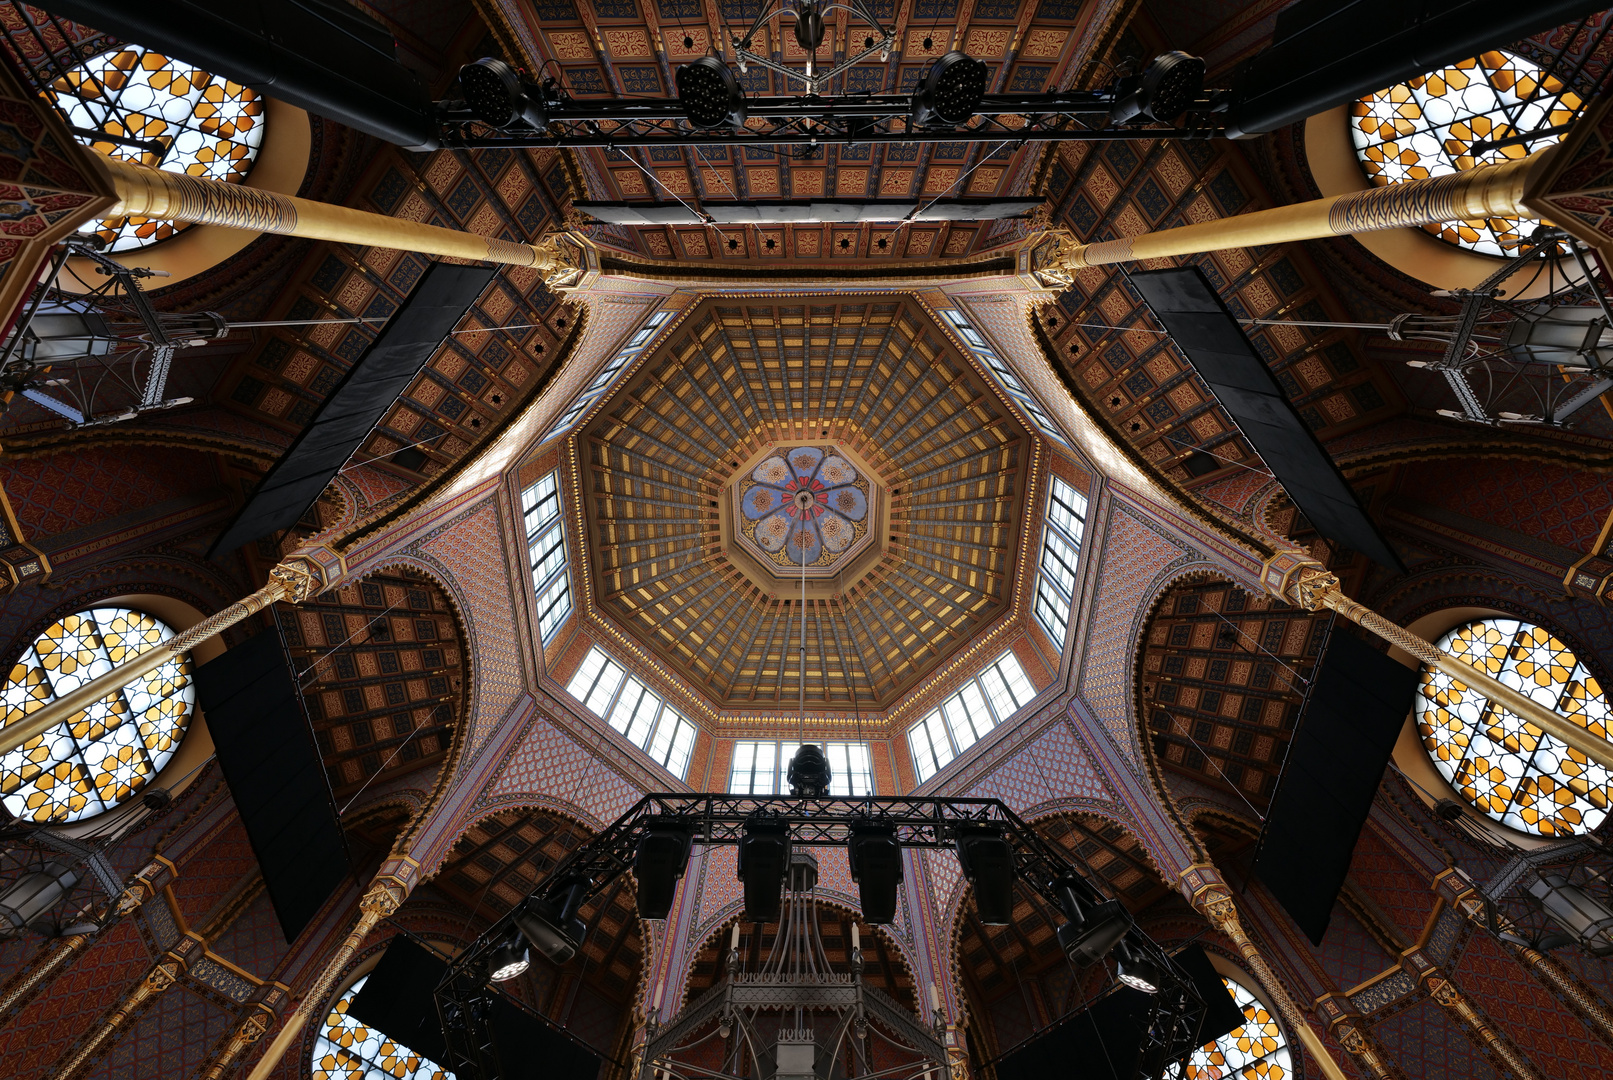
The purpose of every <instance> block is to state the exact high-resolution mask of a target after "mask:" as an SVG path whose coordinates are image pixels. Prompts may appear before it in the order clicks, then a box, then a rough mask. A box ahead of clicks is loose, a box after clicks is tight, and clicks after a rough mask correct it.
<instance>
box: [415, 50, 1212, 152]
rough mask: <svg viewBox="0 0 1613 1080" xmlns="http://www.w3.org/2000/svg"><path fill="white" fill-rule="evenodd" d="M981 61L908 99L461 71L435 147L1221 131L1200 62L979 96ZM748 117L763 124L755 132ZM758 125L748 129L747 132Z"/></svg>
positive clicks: (499, 69) (481, 68)
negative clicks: (605, 86)
mask: <svg viewBox="0 0 1613 1080" xmlns="http://www.w3.org/2000/svg"><path fill="white" fill-rule="evenodd" d="M987 75H988V72H987V68H986V65H985V64H983V63H981V62H980V61H979V60H975V59H973V58H972V57H969V56H965V55H964V54H963V53H959V52H951V53H947V54H946V55H945V56H943V57H941V58H940V59H939V60H937V61H936V62H935V63H934V64H932V65H931V66H930V68H929V69H928V71H926V73H925V75H924V77H923V78H922V79H921V80H920V81H919V84H918V87H917V88H916V89H915V90H914V91H913V92H912V93H911V94H845V95H829V96H820V95H818V94H815V93H814V94H806V95H801V96H772V97H754V98H752V97H747V96H746V95H745V93H744V91H743V90H742V89H741V88H740V86H739V83H738V80H737V79H736V78H735V76H734V74H733V72H732V71H730V70H729V69H728V67H727V66H726V65H724V64H723V63H722V62H721V61H720V60H718V59H716V58H715V57H710V56H706V57H701V58H700V59H699V60H696V61H694V62H693V63H690V64H685V65H683V66H682V67H680V68H678V70H677V76H676V82H677V90H678V93H677V96H676V97H667V98H616V99H606V100H588V101H579V100H577V99H575V98H572V97H571V96H570V95H569V94H568V93H566V92H565V91H564V90H563V89H562V88H561V86H560V85H559V84H558V83H557V82H556V81H555V80H554V79H545V80H544V81H543V82H542V83H541V84H540V83H535V82H531V81H529V80H527V79H525V78H524V77H522V76H521V74H520V73H519V72H517V71H516V70H515V69H513V68H511V67H510V66H509V65H508V64H506V63H504V62H503V61H502V60H495V59H490V58H489V59H483V60H478V61H477V62H476V63H474V64H467V65H465V67H464V68H462V69H461V71H460V88H461V90H462V91H463V92H464V99H463V100H452V101H441V102H438V103H437V116H438V119H439V123H440V129H439V134H440V137H441V140H442V143H443V145H444V146H450V147H456V148H459V149H478V148H485V147H499V146H502V147H510V148H540V147H545V146H564V147H576V148H582V147H591V148H596V149H626V148H629V147H645V146H731V145H752V144H759V145H768V146H806V147H815V146H828V145H849V144H865V143H940V142H977V143H978V142H1009V143H1028V142H1070V141H1080V142H1108V141H1124V140H1135V139H1208V138H1212V137H1215V136H1219V135H1222V134H1223V133H1224V132H1223V128H1222V126H1221V120H1220V118H1219V116H1218V115H1217V114H1218V113H1219V112H1221V111H1224V109H1225V108H1226V103H1227V100H1228V97H1227V92H1226V91H1209V92H1206V91H1205V90H1204V89H1203V76H1204V62H1203V61H1202V60H1200V59H1199V58H1197V57H1193V56H1189V55H1187V54H1186V53H1180V52H1177V53H1166V54H1164V55H1163V56H1160V57H1158V58H1156V59H1155V60H1154V61H1153V63H1152V64H1150V65H1149V67H1148V69H1147V70H1146V71H1144V72H1143V73H1142V74H1140V75H1133V76H1127V77H1124V78H1121V79H1117V80H1116V81H1115V82H1113V83H1112V84H1110V85H1109V86H1108V87H1105V88H1102V89H1097V90H1059V91H1053V92H1050V93H1042V94H988V93H986V92H985V85H986V80H987ZM757 121H761V123H760V124H757ZM753 125H754V126H753Z"/></svg>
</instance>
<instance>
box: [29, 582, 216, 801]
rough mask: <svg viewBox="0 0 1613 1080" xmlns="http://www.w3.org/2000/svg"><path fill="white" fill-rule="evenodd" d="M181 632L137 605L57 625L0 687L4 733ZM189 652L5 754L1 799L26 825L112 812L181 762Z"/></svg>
mask: <svg viewBox="0 0 1613 1080" xmlns="http://www.w3.org/2000/svg"><path fill="white" fill-rule="evenodd" d="M173 636H174V632H173V630H171V629H170V628H169V627H168V626H167V625H165V624H164V623H162V622H159V621H158V620H156V619H154V618H152V617H151V616H150V615H146V614H143V613H141V612H138V611H132V610H130V609H129V608H118V607H104V608H91V609H89V610H88V611H81V612H79V613H78V614H76V615H69V616H67V618H65V619H62V620H61V621H59V622H57V623H55V624H53V625H52V626H50V627H49V628H48V629H47V630H46V631H45V632H44V633H43V634H40V635H39V637H38V638H37V639H35V641H34V643H33V644H32V645H30V646H29V647H28V650H27V651H26V652H24V653H23V655H22V656H21V657H20V658H19V659H18V660H17V662H16V665H15V666H13V667H12V669H11V675H10V677H9V678H8V679H7V680H6V685H5V689H4V691H0V727H4V726H5V725H8V724H14V723H16V722H17V721H19V720H21V719H22V718H23V717H25V716H27V715H29V714H30V713H33V712H36V711H37V710H39V709H40V708H42V707H43V706H45V705H47V704H49V703H50V702H52V701H55V700H56V698H57V697H59V696H60V695H62V694H65V693H67V692H68V691H70V690H74V689H76V688H77V687H78V686H80V685H82V684H83V683H86V682H88V681H90V680H91V679H93V678H95V677H97V676H99V675H104V674H105V673H106V672H108V671H110V670H112V668H113V667H114V666H116V665H117V664H119V663H122V662H123V661H124V660H127V659H129V658H131V657H132V656H134V655H135V654H136V653H141V652H144V651H145V650H146V649H149V648H150V647H152V646H153V645H156V644H158V643H160V642H163V641H167V640H168V639H169V638H171V637H173ZM195 702H196V688H195V686H194V684H193V681H192V678H191V664H190V656H189V655H188V654H187V655H185V656H182V657H179V658H178V659H174V660H170V661H168V662H167V663H165V664H163V665H162V666H161V667H159V668H157V669H156V670H155V671H153V672H151V673H150V674H149V675H145V676H142V677H141V678H138V679H136V680H135V681H134V682H133V683H131V684H129V685H128V686H126V687H124V688H123V689H122V690H120V691H118V692H117V693H115V694H112V695H111V696H109V697H106V698H103V699H102V700H100V701H98V702H96V703H95V704H94V705H91V706H90V707H89V708H88V709H86V710H85V711H83V712H81V713H79V714H78V715H77V716H75V717H73V718H71V719H69V720H68V721H66V722H65V723H62V724H59V725H57V726H56V727H54V728H51V729H50V730H49V731H47V732H45V733H44V734H43V735H39V736H37V737H35V738H33V739H30V740H29V741H28V742H26V743H23V745H22V746H21V747H19V748H17V749H16V750H13V751H11V752H10V753H8V754H5V755H0V798H3V799H4V800H5V806H6V809H7V810H9V811H10V812H11V814H12V816H14V817H16V818H19V819H21V820H24V821H37V822H46V821H51V822H68V821H78V820H80V819H82V818H87V817H92V816H94V815H95V814H99V813H100V812H101V811H103V810H110V809H111V808H112V807H114V806H116V805H117V804H118V803H120V802H122V801H123V800H124V799H127V798H128V797H129V796H131V795H133V794H135V793H136V792H138V791H139V790H140V789H141V788H143V787H145V786H146V785H147V784H148V783H150V782H151V778H152V777H154V776H156V775H157V773H158V771H159V770H160V769H161V768H162V767H163V766H164V765H166V764H167V763H168V759H169V758H171V757H173V756H174V751H175V750H177V749H178V748H179V742H180V740H181V739H183V738H184V737H185V729H186V727H187V726H188V725H189V724H190V718H191V714H192V711H193V710H194V708H195Z"/></svg>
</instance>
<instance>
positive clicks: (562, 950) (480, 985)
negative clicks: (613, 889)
mask: <svg viewBox="0 0 1613 1080" xmlns="http://www.w3.org/2000/svg"><path fill="white" fill-rule="evenodd" d="M870 830H874V831H878V832H881V833H882V835H884V836H887V837H889V838H890V839H892V840H894V843H895V845H896V847H897V848H919V849H951V850H955V851H957V852H958V853H959V858H960V861H961V862H962V863H963V867H964V872H965V876H966V877H968V878H969V880H970V881H972V882H976V883H977V889H979V888H981V887H987V888H989V887H991V886H995V887H996V889H997V890H999V891H1003V893H1004V901H999V903H1005V905H1006V907H1008V908H1011V907H1012V902H1011V900H1007V899H1006V898H1007V896H1008V892H1007V890H1008V889H1011V885H1012V881H1013V880H1014V879H1017V880H1018V881H1019V882H1021V883H1023V884H1025V885H1026V886H1028V887H1030V888H1033V889H1035V890H1036V891H1037V892H1038V893H1039V894H1040V895H1042V896H1043V897H1044V898H1045V899H1046V900H1047V901H1049V902H1050V903H1051V904H1052V905H1053V907H1054V908H1055V910H1061V911H1063V912H1064V913H1065V914H1066V915H1067V916H1071V917H1072V924H1069V925H1066V926H1065V927H1064V928H1063V929H1061V931H1060V935H1059V937H1060V943H1061V944H1062V945H1063V946H1064V948H1065V951H1066V953H1067V954H1069V955H1070V956H1071V957H1072V959H1073V960H1075V961H1076V962H1079V963H1094V962H1101V961H1102V959H1103V957H1104V956H1106V955H1108V954H1109V953H1110V952H1111V951H1115V950H1116V949H1118V950H1119V952H1120V953H1121V954H1122V956H1123V960H1122V965H1123V967H1122V970H1121V980H1122V981H1124V982H1126V983H1127V984H1128V985H1132V986H1139V983H1138V982H1137V981H1136V979H1135V977H1129V976H1127V974H1126V972H1125V967H1128V966H1129V967H1130V969H1131V970H1132V971H1133V972H1137V971H1145V972H1147V973H1148V978H1147V980H1146V981H1147V983H1149V984H1152V990H1151V996H1152V1000H1151V1002H1150V1004H1149V1022H1148V1024H1147V1032H1148V1033H1147V1035H1146V1037H1145V1040H1144V1043H1143V1045H1142V1046H1140V1047H1139V1056H1138V1063H1137V1071H1136V1073H1135V1074H1134V1075H1136V1076H1138V1077H1150V1078H1151V1077H1156V1076H1158V1075H1159V1073H1160V1071H1161V1070H1162V1069H1163V1068H1164V1067H1165V1065H1166V1064H1167V1063H1168V1062H1169V1061H1171V1060H1174V1059H1177V1058H1180V1057H1182V1056H1184V1055H1186V1054H1187V1053H1189V1052H1191V1051H1192V1050H1193V1049H1194V1048H1195V1046H1196V1045H1197V1044H1198V1042H1200V1041H1202V1040H1201V1039H1199V1038H1198V1035H1199V1033H1200V1031H1201V1022H1202V1020H1203V1018H1204V1016H1205V1010H1206V1008H1207V1006H1206V1004H1205V1002H1204V1000H1203V998H1202V997H1201V996H1200V993H1199V991H1198V990H1197V989H1196V988H1195V986H1194V984H1193V981H1192V978H1191V977H1190V976H1189V975H1188V974H1187V973H1186V972H1185V971H1184V970H1183V969H1182V968H1181V967H1180V966H1178V965H1177V964H1176V963H1175V962H1174V961H1173V960H1172V959H1171V958H1170V956H1169V955H1168V954H1167V953H1166V952H1165V951H1164V950H1163V949H1161V948H1160V947H1159V945H1158V944H1156V943H1155V942H1154V941H1153V940H1152V939H1151V938H1149V937H1148V936H1147V935H1146V934H1143V933H1142V932H1141V931H1140V930H1137V929H1136V928H1135V926H1134V925H1133V924H1132V923H1131V921H1130V917H1129V915H1126V914H1125V913H1124V911H1123V909H1122V908H1121V906H1120V904H1119V902H1118V901H1116V900H1114V899H1112V898H1110V897H1109V896H1108V895H1107V894H1106V893H1105V892H1104V891H1103V889H1101V888H1100V887H1099V886H1098V885H1097V884H1096V881H1097V880H1098V879H1096V877H1095V875H1093V874H1092V872H1091V870H1090V869H1089V868H1087V867H1086V866H1085V864H1084V863H1082V862H1081V861H1080V860H1079V859H1077V858H1075V857H1073V856H1072V855H1071V854H1070V853H1069V852H1067V851H1065V850H1063V849H1061V848H1059V847H1057V846H1056V845H1054V844H1052V843H1050V842H1049V841H1047V840H1046V839H1045V838H1043V837H1042V836H1041V835H1040V834H1039V833H1037V832H1036V831H1035V830H1033V829H1032V828H1031V827H1030V826H1029V825H1027V824H1026V823H1025V822H1024V821H1023V820H1021V819H1020V817H1019V816H1018V815H1017V814H1015V813H1014V812H1013V811H1012V810H1010V809H1009V808H1008V807H1007V806H1006V805H1005V804H1004V803H1002V802H1001V801H1000V800H997V799H962V798H957V799H943V798H921V797H878V796H868V797H835V796H797V795H773V796H742V795H726V794H694V795H691V794H688V793H677V792H663V793H656V794H650V795H646V796H644V797H643V798H642V799H640V800H639V801H638V802H637V803H636V804H635V805H634V806H633V807H632V808H631V809H629V810H628V811H627V813H625V814H623V815H622V816H621V817H620V818H618V819H617V820H616V821H615V822H613V823H611V824H610V825H609V826H607V827H606V828H605V829H604V830H603V831H601V832H600V833H598V834H596V835H595V836H594V837H593V838H592V839H591V840H589V841H588V842H587V843H585V844H583V845H582V846H581V847H579V848H577V849H576V850H575V851H573V852H572V853H571V854H570V855H568V856H567V857H566V858H564V859H563V860H561V861H560V863H558V864H557V865H556V866H555V867H554V869H552V870H551V871H550V872H549V874H548V875H547V876H546V877H545V878H544V880H543V881H542V882H540V883H539V884H538V885H537V887H536V888H535V889H534V890H533V891H532V893H531V894H530V895H529V897H528V898H527V899H526V900H525V901H523V902H522V903H520V904H518V905H516V906H515V907H514V908H513V909H512V910H511V911H510V912H509V913H507V914H506V915H504V916H503V917H502V918H501V919H499V920H498V921H497V922H496V923H494V924H493V925H492V926H491V927H489V928H488V929H487V931H485V932H484V933H483V934H482V935H481V936H480V937H478V938H477V939H476V941H474V942H473V943H472V944H471V945H470V946H469V947H468V948H466V949H465V950H464V951H463V952H461V953H460V954H459V955H458V956H457V957H456V958H455V959H454V961H453V962H452V963H451V964H450V965H449V967H448V970H447V972H446V974H445V975H444V977H443V980H442V982H441V983H440V984H439V985H438V987H437V992H436V998H437V1008H438V1013H439V1016H440V1018H441V1020H442V1024H443V1031H444V1034H445V1036H446V1038H447V1043H448V1047H449V1058H450V1060H449V1061H447V1062H444V1064H445V1065H447V1066H448V1067H450V1068H452V1069H453V1070H454V1071H455V1072H456V1073H457V1074H458V1075H460V1076H465V1077H471V1076H479V1077H481V1078H482V1080H496V1078H497V1077H498V1076H499V1075H500V1066H499V1063H498V1053H497V1048H496V1047H495V1045H494V1036H493V1032H492V1030H491V1027H490V1021H489V1019H488V1018H489V1017H491V1016H492V1015H493V1013H494V1011H495V1010H494V1008H493V1002H494V1000H495V998H496V997H497V996H500V995H502V994H503V991H502V990H500V989H499V982H500V981H502V980H503V979H506V978H511V977H513V974H518V973H519V971H521V970H524V969H525V967H526V962H525V961H524V960H521V961H520V962H519V963H518V965H517V966H515V967H514V968H513V969H512V968H508V967H505V960H504V959H501V958H503V957H511V956H515V957H519V956H520V955H521V954H522V952H523V951H524V950H525V949H526V948H527V947H528V946H530V947H531V948H533V949H535V950H537V951H540V952H542V953H543V954H544V955H546V956H548V957H549V959H551V960H552V961H554V962H555V963H564V962H566V961H567V960H570V959H571V958H572V957H573V956H574V955H575V953H576V951H577V949H578V947H579V944H580V942H581V940H582V938H583V937H584V936H585V935H586V932H587V931H586V928H585V927H584V926H583V925H582V923H581V921H580V919H579V918H578V912H580V911H581V910H582V909H583V908H584V907H586V906H587V904H588V903H589V901H591V900H593V899H595V898H597V897H598V896H600V895H601V894H602V893H603V892H604V891H605V890H606V889H608V888H609V887H610V885H611V884H612V883H613V882H615V881H616V880H617V879H619V878H620V877H621V876H622V875H623V874H626V873H634V874H635V875H637V876H638V877H639V882H638V893H639V897H638V903H639V907H640V914H641V916H643V917H646V918H665V917H666V916H667V915H668V913H669V910H670V906H671V897H672V891H673V888H674V887H675V884H676V878H681V877H682V875H683V871H684V867H685V866H686V864H687V860H688V857H689V852H690V850H691V848H692V845H693V844H695V843H699V844H703V845H706V846H736V847H739V848H740V867H741V873H742V874H744V873H745V871H744V867H745V860H746V847H745V845H746V844H748V843H750V842H751V841H753V840H755V839H756V838H757V837H758V836H761V837H763V838H764V839H766V838H784V837H787V844H788V846H789V847H791V848H795V847H808V848H810V847H841V848H845V847H847V846H848V844H851V843H854V842H855V840H856V838H857V837H858V836H866V835H867V834H868V832H869V831H870ZM669 838H671V841H670V842H671V844H672V848H673V850H674V851H676V850H677V849H678V847H679V845H681V856H675V857H673V858H672V859H671V860H670V862H669V861H668V860H667V859H665V858H662V859H659V860H657V859H656V857H655V852H656V845H657V844H661V845H663V846H662V847H661V848H660V851H662V852H664V851H665V850H667V849H666V847H665V846H664V845H666V844H667V843H668V841H669ZM981 844H983V845H984V846H985V847H993V846H995V849H996V850H995V852H988V851H983V850H982V849H981V847H980V846H974V847H971V845H981ZM1004 849H1006V850H1004ZM646 852H650V853H651V854H650V855H649V856H648V857H647V856H646ZM993 854H996V855H997V857H998V860H999V861H998V862H992V861H991V859H990V856H991V855H993ZM855 859H856V856H855V853H853V865H854V867H855ZM786 862H787V859H786ZM971 863H973V866H972V867H971ZM669 867H670V868H669ZM657 872H659V874H660V875H661V876H663V877H665V879H666V880H665V881H662V882H659V883H658V884H657V883H656V882H652V881H650V880H648V878H647V877H646V875H652V876H653V875H654V874H656V873H657ZM674 874H675V877H674V876H673V875H674ZM854 876H856V875H855V870H854ZM859 880H861V879H859ZM898 880H899V878H898ZM749 892H750V883H749V881H748V879H747V895H749ZM647 895H654V896H659V897H660V898H661V899H660V900H658V901H655V900H652V901H649V903H650V904H652V905H654V904H657V903H658V904H661V905H663V907H662V910H660V911H658V912H654V913H649V914H647V913H646V912H645V906H646V902H647V901H646V896H647ZM748 903H749V901H747V904H748ZM980 903H981V906H982V917H983V918H985V917H986V916H985V905H986V902H985V901H984V900H981V901H980ZM866 917H867V913H866V912H865V918H866ZM1001 918H1002V919H1004V920H1006V919H1007V918H1008V916H1007V915H1006V914H1004V915H1003V916H1001ZM869 921H871V922H872V921H875V920H872V919H870V920H869ZM1067 932H1068V934H1067ZM1118 985H1119V984H1118V983H1117V984H1115V986H1111V988H1110V990H1111V991H1112V990H1113V989H1115V988H1116V986H1118ZM1139 988H1141V987H1139ZM1101 996H1102V995H1100V997H1101ZM505 1000H506V1001H507V1002H508V1003H510V1004H513V1005H515V1006H517V1007H519V1008H522V1009H523V1010H525V1011H527V1012H530V1011H531V1010H530V1009H527V1008H526V1006H524V1005H522V1004H521V1003H520V1002H519V1000H518V999H516V998H514V997H509V996H505ZM1095 1000H1096V999H1095Z"/></svg>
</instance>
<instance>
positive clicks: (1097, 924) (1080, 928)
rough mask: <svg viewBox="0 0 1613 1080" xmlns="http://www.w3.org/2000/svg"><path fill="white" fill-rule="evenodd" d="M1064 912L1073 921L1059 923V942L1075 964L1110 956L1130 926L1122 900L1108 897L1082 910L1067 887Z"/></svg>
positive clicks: (1128, 916)
mask: <svg viewBox="0 0 1613 1080" xmlns="http://www.w3.org/2000/svg"><path fill="white" fill-rule="evenodd" d="M1063 892H1064V904H1063V907H1064V913H1065V914H1066V915H1068V916H1069V917H1070V921H1069V922H1067V923H1065V924H1064V925H1063V926H1061V927H1059V930H1058V938H1059V945H1060V946H1062V947H1063V949H1064V955H1065V956H1067V957H1069V958H1070V962H1071V963H1074V964H1080V965H1083V966H1085V965H1087V964H1095V963H1097V962H1098V961H1099V960H1102V959H1103V958H1104V957H1105V956H1108V955H1109V953H1110V952H1112V951H1113V950H1114V947H1115V946H1116V945H1118V944H1119V943H1120V939H1121V938H1123V937H1125V936H1126V933H1127V931H1129V930H1130V929H1131V916H1130V915H1129V914H1128V913H1127V912H1126V909H1125V908H1124V907H1123V906H1122V905H1121V903H1120V901H1119V900H1105V901H1104V902H1103V903H1101V904H1096V905H1094V906H1093V907H1092V908H1091V909H1090V910H1083V908H1082V906H1081V904H1080V902H1079V901H1078V900H1076V898H1075V892H1074V890H1071V889H1064V890H1063Z"/></svg>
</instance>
